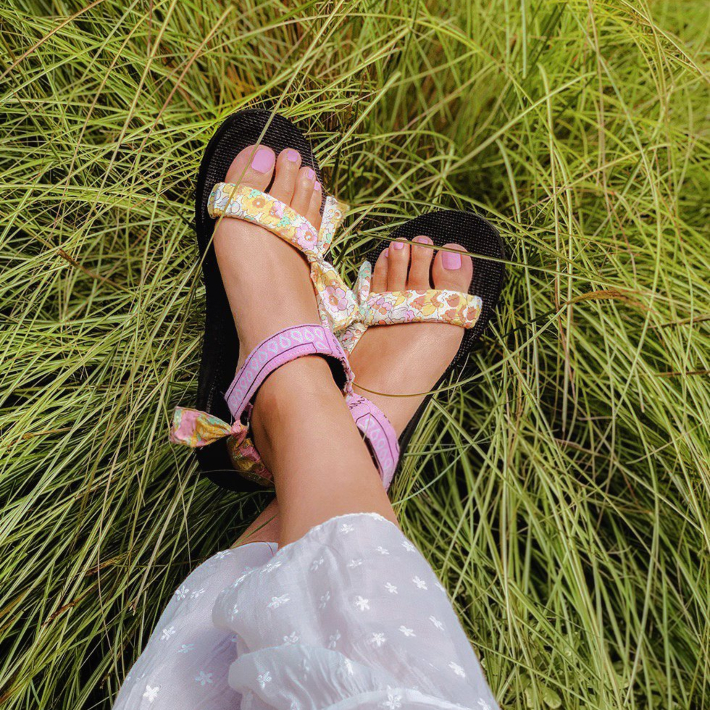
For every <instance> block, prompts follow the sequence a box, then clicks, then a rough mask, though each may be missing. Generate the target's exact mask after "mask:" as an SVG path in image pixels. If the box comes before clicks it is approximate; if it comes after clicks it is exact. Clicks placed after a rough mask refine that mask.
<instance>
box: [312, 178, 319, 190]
mask: <svg viewBox="0 0 710 710" xmlns="http://www.w3.org/2000/svg"><path fill="white" fill-rule="evenodd" d="M313 189H314V190H315V191H316V192H320V189H321V184H320V183H319V182H318V180H316V184H315V185H314V186H313Z"/></svg>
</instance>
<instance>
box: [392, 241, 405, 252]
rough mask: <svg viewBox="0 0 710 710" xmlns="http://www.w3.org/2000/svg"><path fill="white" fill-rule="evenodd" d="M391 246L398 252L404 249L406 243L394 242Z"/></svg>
mask: <svg viewBox="0 0 710 710" xmlns="http://www.w3.org/2000/svg"><path fill="white" fill-rule="evenodd" d="M390 246H391V247H392V248H393V249H397V250H399V249H404V242H392V244H390Z"/></svg>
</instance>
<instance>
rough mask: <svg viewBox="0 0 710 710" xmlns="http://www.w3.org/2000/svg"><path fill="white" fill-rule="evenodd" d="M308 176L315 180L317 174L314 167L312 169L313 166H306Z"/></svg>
mask: <svg viewBox="0 0 710 710" xmlns="http://www.w3.org/2000/svg"><path fill="white" fill-rule="evenodd" d="M306 177H307V178H308V179H309V180H314V179H315V177H316V174H315V173H314V172H313V169H312V168H306Z"/></svg>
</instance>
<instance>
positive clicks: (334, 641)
mask: <svg viewBox="0 0 710 710" xmlns="http://www.w3.org/2000/svg"><path fill="white" fill-rule="evenodd" d="M338 641H340V631H336V632H335V633H334V634H331V635H330V636H329V637H328V648H330V649H333V648H335V647H336V646H337V645H338Z"/></svg>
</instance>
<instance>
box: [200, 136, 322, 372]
mask: <svg viewBox="0 0 710 710" xmlns="http://www.w3.org/2000/svg"><path fill="white" fill-rule="evenodd" d="M272 177H273V184H272V186H271V189H270V190H269V191H268V192H269V194H270V195H273V196H274V197H276V198H278V199H279V200H281V201H282V202H284V203H285V204H287V205H289V206H290V207H291V208H292V209H294V210H295V211H296V212H298V213H299V214H300V215H302V216H304V217H305V218H306V219H307V220H308V221H309V222H310V223H311V224H312V225H313V226H314V227H315V228H316V229H318V228H320V223H321V214H320V206H321V198H322V188H321V185H320V183H319V182H318V181H317V180H316V176H315V173H314V171H313V170H312V169H311V168H307V167H301V156H300V154H299V152H298V151H297V150H293V149H286V150H284V151H282V152H281V153H280V154H279V155H278V156H276V155H275V154H274V151H273V150H271V148H267V147H266V146H259V147H257V146H250V147H248V148H245V149H244V150H243V151H242V152H241V153H239V155H237V157H236V158H235V159H234V161H233V162H232V165H231V166H230V168H229V171H228V172H227V177H226V179H225V181H226V182H231V183H236V184H240V185H248V186H249V187H254V188H256V189H257V190H262V191H266V188H267V186H268V185H269V183H271V180H272ZM214 248H215V252H216V254H217V263H218V264H219V270H220V272H221V275H222V281H223V282H224V287H225V290H226V292H227V298H228V299H229V304H230V306H231V310H232V314H233V315H234V322H235V324H236V327H237V333H238V335H239V344H240V348H239V351H240V356H239V363H238V366H237V367H238V368H239V367H241V364H242V362H243V361H244V359H245V358H246V356H247V355H248V354H249V353H250V352H251V351H252V350H253V349H254V348H255V347H256V346H257V345H258V344H259V343H260V342H261V341H262V340H264V339H266V338H268V337H269V336H270V335H273V334H274V333H276V332H278V331H279V330H282V329H284V328H288V327H290V326H294V325H303V324H306V323H319V322H320V319H319V317H318V306H317V303H316V297H315V292H314V290H313V285H312V283H311V279H310V275H309V267H308V263H307V261H306V259H305V257H304V256H303V255H302V254H301V253H300V252H298V251H297V250H296V249H295V248H294V247H292V246H291V245H290V244H288V243H286V242H285V241H283V240H282V239H280V238H279V237H277V236H276V235H274V234H271V232H268V231H267V230H265V229H263V228H262V227H259V226H257V225H254V224H250V223H249V222H245V221H243V220H239V219H229V218H224V219H222V220H220V221H219V222H218V226H217V228H216V231H215V235H214ZM276 306H277V307H276ZM306 359H308V360H311V359H313V358H306Z"/></svg>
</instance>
